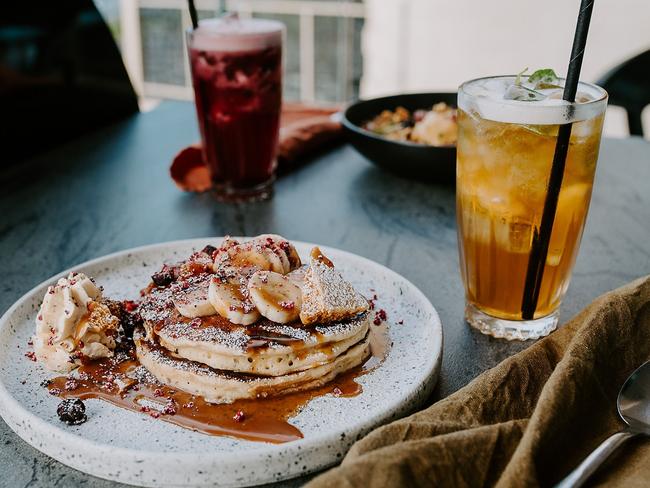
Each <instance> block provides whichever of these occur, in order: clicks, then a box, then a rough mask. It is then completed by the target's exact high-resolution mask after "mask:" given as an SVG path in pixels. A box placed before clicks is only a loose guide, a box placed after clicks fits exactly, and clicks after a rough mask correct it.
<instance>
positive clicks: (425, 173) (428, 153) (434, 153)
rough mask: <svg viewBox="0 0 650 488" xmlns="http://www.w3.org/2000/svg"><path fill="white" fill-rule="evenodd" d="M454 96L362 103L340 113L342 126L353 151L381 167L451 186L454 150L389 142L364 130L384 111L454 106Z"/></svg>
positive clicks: (405, 96) (408, 96)
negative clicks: (440, 104)
mask: <svg viewBox="0 0 650 488" xmlns="http://www.w3.org/2000/svg"><path fill="white" fill-rule="evenodd" d="M456 96H457V95H456V93H409V94H403V95H393V96H390V97H382V98H373V99H371V100H361V101H359V102H356V103H353V104H352V105H350V106H349V107H348V108H347V110H346V111H345V112H344V114H343V120H342V123H343V127H344V129H345V133H346V135H347V138H348V140H349V142H350V143H351V144H352V146H354V148H355V149H356V150H357V151H359V152H360V153H361V154H363V155H364V156H365V157H366V158H368V159H369V160H370V161H372V162H373V163H375V164H376V165H377V166H379V167H380V168H383V169H386V170H388V171H390V172H391V173H394V174H397V175H400V176H406V177H409V178H417V179H419V180H427V181H435V182H441V183H451V182H453V181H454V180H455V178H456V147H455V146H443V147H434V146H427V145H424V144H415V143H413V142H402V141H391V140H389V139H386V138H385V137H382V136H380V135H378V134H375V133H373V132H371V131H368V130H366V129H364V128H363V124H365V123H366V122H368V121H369V120H371V119H373V118H374V117H375V116H377V115H379V114H380V113H381V112H382V111H383V110H395V109H396V108H397V107H404V108H406V109H408V110H410V111H414V110H418V109H429V108H431V107H432V106H433V105H434V104H435V103H438V102H445V103H446V104H447V105H451V106H453V107H456Z"/></svg>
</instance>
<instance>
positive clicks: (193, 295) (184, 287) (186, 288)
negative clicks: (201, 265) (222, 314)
mask: <svg viewBox="0 0 650 488" xmlns="http://www.w3.org/2000/svg"><path fill="white" fill-rule="evenodd" d="M209 285H210V275H208V274H204V275H201V276H197V277H195V278H192V279H190V280H187V281H184V282H183V283H182V284H179V285H178V287H177V289H176V290H175V291H174V292H173V293H172V302H174V306H175V307H176V310H178V313H180V314H181V315H182V316H184V317H187V318H190V319H193V318H196V317H206V316H208V315H214V314H215V313H217V312H216V310H215V308H214V307H213V306H212V304H211V303H210V300H209V298H208V288H209Z"/></svg>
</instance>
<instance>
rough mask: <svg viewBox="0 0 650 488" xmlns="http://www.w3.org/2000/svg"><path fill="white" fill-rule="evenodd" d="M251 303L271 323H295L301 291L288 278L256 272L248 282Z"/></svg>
mask: <svg viewBox="0 0 650 488" xmlns="http://www.w3.org/2000/svg"><path fill="white" fill-rule="evenodd" d="M248 292H249V294H250V298H251V301H252V302H253V304H254V305H255V306H256V307H257V309H258V310H259V311H260V313H261V314H262V315H263V316H264V317H266V318H267V319H269V320H272V321H273V322H278V323H280V324H287V323H289V322H293V321H295V320H296V319H297V318H298V316H299V314H300V307H301V306H302V291H300V287H298V286H297V285H296V284H294V283H293V282H292V281H291V280H290V279H289V278H287V277H286V276H283V275H281V274H279V273H274V272H273V271H258V272H256V273H255V274H253V276H251V278H250V280H249V281H248Z"/></svg>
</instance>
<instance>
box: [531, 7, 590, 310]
mask: <svg viewBox="0 0 650 488" xmlns="http://www.w3.org/2000/svg"><path fill="white" fill-rule="evenodd" d="M593 8H594V0H582V1H581V2H580V12H579V13H578V23H577V25H576V33H575V36H574V37H573V47H572V49H571V59H570V60H569V69H568V71H567V77H566V80H565V83H564V94H563V96H562V98H563V99H564V100H566V101H567V102H570V103H574V102H575V98H576V92H577V91H578V80H579V79H580V68H581V67H582V58H583V56H584V53H585V46H586V44H587V33H588V32H589V21H590V20H591V12H592V10H593ZM567 116H568V118H569V120H571V118H572V116H573V106H569V111H568V113H567ZM571 127H572V124H571V123H568V124H562V125H560V128H559V131H558V135H557V143H556V145H555V154H554V155H553V165H552V167H551V175H550V177H549V180H548V189H547V192H546V201H545V202H544V210H543V212H542V221H541V223H540V226H539V230H538V229H534V231H533V242H532V246H531V250H530V257H529V258H528V269H527V271H526V282H525V285H524V296H523V300H522V304H521V316H522V318H523V319H524V320H531V319H532V318H533V316H534V314H535V309H536V308H537V300H538V298H539V291H540V288H541V285H542V277H543V275H544V264H545V263H546V255H547V254H548V246H549V243H550V241H551V232H552V230H553V222H554V220H555V212H556V210H557V201H558V198H559V195H560V188H561V187H562V179H563V177H564V166H565V165H566V156H567V152H568V151H569V138H570V137H571Z"/></svg>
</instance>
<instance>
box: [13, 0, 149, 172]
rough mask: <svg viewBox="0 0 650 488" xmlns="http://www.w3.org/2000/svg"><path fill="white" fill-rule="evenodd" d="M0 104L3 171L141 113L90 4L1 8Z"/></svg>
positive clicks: (34, 0) (42, 1) (72, 0)
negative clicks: (90, 132) (81, 136)
mask: <svg viewBox="0 0 650 488" xmlns="http://www.w3.org/2000/svg"><path fill="white" fill-rule="evenodd" d="M0 107H2V109H1V110H2V112H1V113H2V117H0V144H1V145H2V157H0V168H1V167H6V166H8V165H10V164H14V163H17V162H19V161H21V160H24V159H27V158H29V157H31V156H33V155H35V154H37V153H39V152H42V151H44V150H46V149H49V148H51V147H54V146H56V145H59V144H62V143H64V142H66V141H68V140H71V139H74V138H76V137H78V136H80V135H82V134H84V133H86V132H89V131H92V130H94V129H96V128H98V127H101V126H104V125H106V124H110V123H112V122H114V121H116V120H118V119H120V118H123V117H125V116H128V115H129V114H132V113H135V112H137V111H138V99H137V96H136V94H135V92H134V91H133V88H132V86H131V83H130V81H129V77H128V75H127V72H126V70H125V68H124V64H123V63H122V58H121V56H120V52H119V50H118V48H117V45H116V44H115V41H114V39H113V36H112V35H111V33H110V31H109V30H108V28H107V26H106V24H105V23H104V21H103V19H102V17H101V15H100V14H99V12H98V11H97V9H96V7H95V5H94V3H93V1H92V0H66V1H64V2H53V1H51V0H30V1H29V2H20V1H16V2H6V3H4V4H3V6H2V15H0Z"/></svg>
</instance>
